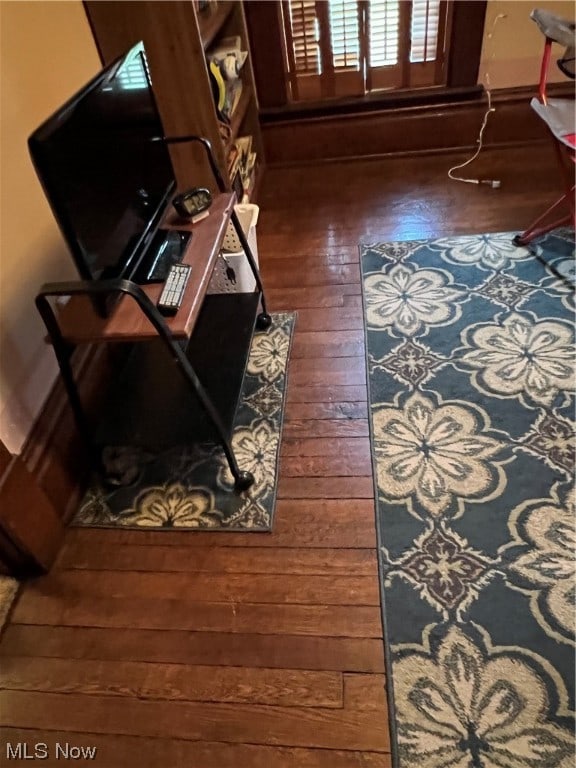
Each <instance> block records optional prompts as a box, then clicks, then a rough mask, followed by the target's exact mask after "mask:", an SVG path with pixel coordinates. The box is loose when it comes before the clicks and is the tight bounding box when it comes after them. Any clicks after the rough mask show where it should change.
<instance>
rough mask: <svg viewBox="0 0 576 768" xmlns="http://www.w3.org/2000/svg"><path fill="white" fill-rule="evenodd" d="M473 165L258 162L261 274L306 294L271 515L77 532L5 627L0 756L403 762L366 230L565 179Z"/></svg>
mask: <svg viewBox="0 0 576 768" xmlns="http://www.w3.org/2000/svg"><path fill="white" fill-rule="evenodd" d="M533 154H534V157H533V156H532V155H533ZM461 159H463V158H461V156H448V155H440V156H436V157H432V156H429V157H423V158H412V159H407V158H401V159H394V160H373V161H368V160H365V161H361V162H346V163H338V164H326V165H317V166H307V167H301V168H291V169H273V170H269V171H268V173H267V175H266V177H265V183H264V188H263V190H262V194H261V198H260V200H259V204H260V206H261V217H260V223H259V225H258V247H259V253H260V262H261V267H262V274H263V278H264V282H265V285H266V286H267V287H268V291H267V293H268V301H269V305H270V309H271V310H283V309H285V310H292V309H295V310H298V320H297V326H296V335H295V339H294V347H293V354H292V359H291V362H290V368H289V388H288V402H287V408H286V423H285V430H284V439H283V444H282V455H281V473H280V482H279V493H278V497H279V498H278V502H277V509H276V519H275V524H274V530H273V532H272V533H271V534H270V535H268V534H240V533H230V534H227V533H181V532H166V533H163V532H140V531H136V532H135V531H107V530H87V529H71V530H69V531H68V533H67V538H66V542H65V546H64V548H63V550H62V552H61V556H60V558H59V560H58V563H57V565H56V567H55V568H54V569H53V571H52V573H51V574H49V575H48V576H46V577H44V578H41V579H38V580H36V581H35V582H31V583H29V584H27V585H26V586H25V587H24V589H23V590H22V593H21V595H20V598H19V600H18V602H17V604H16V606H15V608H14V610H13V613H12V616H11V620H10V623H9V625H8V627H7V628H6V630H5V632H4V635H3V637H2V641H1V643H0V655H1V658H0V662H1V669H2V687H3V689H4V690H3V692H2V698H1V705H0V717H1V721H2V725H3V726H4V727H3V729H2V741H1V744H0V754H1V755H2V759H3V758H4V756H5V755H6V742H10V744H11V745H12V746H13V747H14V745H15V744H16V743H17V742H27V743H28V745H29V749H33V745H34V744H36V743H38V742H45V743H47V744H48V745H49V749H50V755H51V756H50V758H49V759H47V760H45V761H44V763H43V764H44V765H60V764H61V762H60V761H59V760H57V759H56V757H57V756H56V754H55V752H54V749H55V744H56V743H57V742H58V743H59V744H60V745H65V744H69V745H71V746H72V745H74V746H84V747H96V748H97V754H96V758H95V759H94V762H95V763H96V764H97V765H100V766H103V768H120V767H125V766H140V767H141V768H148V767H150V768H152V767H154V768H157V766H167V768H171V767H172V766H174V767H176V766H193V767H194V768H232V767H234V768H355V767H357V768H359V767H360V766H362V767H363V768H389V767H390V766H391V764H392V763H391V755H390V738H389V733H388V724H387V705H386V698H385V685H386V678H385V670H384V655H383V643H382V627H381V617H380V606H379V594H378V578H377V559H376V549H375V548H376V536H375V527H374V502H373V488H372V478H371V467H370V450H369V442H368V421H367V398H366V373H365V361H364V340H363V330H362V314H361V296H360V271H359V262H358V249H357V245H358V243H361V242H364V243H367V242H377V241H382V240H394V239H411V238H413V239H416V238H424V237H431V236H436V235H439V236H441V235H448V234H464V233H471V232H488V231H503V230H513V229H522V228H523V227H524V226H525V225H527V224H528V223H529V221H530V219H531V217H532V216H533V215H534V214H535V213H536V212H538V211H539V210H540V209H541V208H543V206H544V204H545V203H546V202H548V201H549V200H551V199H552V198H553V194H554V192H555V189H556V185H555V183H554V181H553V179H554V175H553V173H552V172H551V169H552V168H553V157H552V154H551V153H549V152H547V151H543V150H541V149H540V148H539V149H538V150H537V152H536V153H534V151H533V150H529V149H508V150H498V151H486V152H484V153H483V155H482V157H481V159H480V161H479V162H478V163H477V165H476V166H475V167H474V172H475V173H476V174H478V173H479V174H480V175H482V176H483V177H485V178H486V177H489V178H499V179H501V180H502V188H501V189H499V190H492V189H489V188H485V187H478V186H476V185H466V184H458V183H455V182H450V181H448V180H447V178H446V170H447V168H448V167H449V166H450V165H452V164H454V163H456V162H458V161H460V160H461ZM61 759H62V757H61V755H60V760H61ZM13 762H14V764H19V762H21V763H22V764H23V762H24V761H23V760H22V761H18V760H14V761H13ZM78 762H80V763H82V764H84V763H87V762H88V761H82V760H79V761H78Z"/></svg>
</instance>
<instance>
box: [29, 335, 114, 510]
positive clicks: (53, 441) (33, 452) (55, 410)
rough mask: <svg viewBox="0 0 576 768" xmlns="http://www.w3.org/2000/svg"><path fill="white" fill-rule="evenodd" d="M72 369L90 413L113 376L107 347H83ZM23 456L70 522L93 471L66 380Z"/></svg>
mask: <svg viewBox="0 0 576 768" xmlns="http://www.w3.org/2000/svg"><path fill="white" fill-rule="evenodd" d="M72 367H73V371H74V377H75V380H76V382H77V386H78V390H79V393H80V397H81V399H82V402H83V403H84V407H85V409H86V411H87V412H88V413H90V412H92V411H93V410H94V408H95V403H96V401H97V395H98V392H101V391H103V388H104V383H105V380H106V378H107V376H108V375H109V372H110V355H109V354H108V350H107V348H106V347H104V346H92V345H88V346H86V347H81V348H78V349H77V350H76V352H75V353H74V355H73V359H72ZM20 458H21V459H22V461H23V463H24V465H25V467H26V469H27V470H28V472H29V473H30V474H31V475H32V477H33V478H34V480H35V482H36V484H37V486H38V487H39V488H40V489H41V490H42V491H43V493H44V494H45V495H46V497H47V498H48V500H49V501H50V503H51V504H52V505H53V507H54V509H55V510H56V512H57V514H58V515H59V516H60V518H61V520H62V522H63V523H66V522H67V521H68V520H69V519H70V517H71V516H72V515H73V514H74V511H75V508H76V506H77V504H78V502H79V500H80V497H81V494H82V492H83V491H84V488H85V483H86V480H87V476H88V473H89V471H90V467H89V462H88V457H87V454H86V450H85V448H84V446H83V444H82V442H81V439H80V436H79V434H78V431H77V429H76V424H75V422H74V419H73V416H72V411H71V409H70V405H69V403H68V398H67V396H66V391H65V389H64V385H63V383H62V381H61V379H60V378H58V379H57V380H56V382H55V384H54V386H53V388H52V390H51V392H50V394H49V396H48V398H47V400H46V402H45V404H44V407H43V408H42V410H41V412H40V414H39V416H38V418H37V419H36V422H35V424H34V426H33V428H32V430H31V432H30V434H29V435H28V438H27V440H26V442H25V444H24V446H23V448H22V452H21V454H20Z"/></svg>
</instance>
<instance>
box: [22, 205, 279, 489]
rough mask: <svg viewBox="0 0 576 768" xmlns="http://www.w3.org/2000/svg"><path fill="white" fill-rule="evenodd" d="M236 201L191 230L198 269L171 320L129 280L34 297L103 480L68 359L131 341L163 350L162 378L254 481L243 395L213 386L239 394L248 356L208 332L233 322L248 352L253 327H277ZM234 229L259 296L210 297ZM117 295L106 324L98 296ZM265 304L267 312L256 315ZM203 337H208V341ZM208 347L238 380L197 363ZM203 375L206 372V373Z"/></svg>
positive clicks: (240, 483)
mask: <svg viewBox="0 0 576 768" xmlns="http://www.w3.org/2000/svg"><path fill="white" fill-rule="evenodd" d="M235 202H236V198H235V195H234V193H233V192H223V193H221V194H220V195H218V196H216V197H215V198H214V202H213V204H212V207H211V208H210V216H208V217H207V218H206V219H204V220H203V221H201V222H199V223H198V224H196V225H189V231H190V232H191V231H192V228H193V230H194V236H193V238H192V239H191V240H190V241H189V243H188V245H187V248H186V250H185V253H184V261H185V262H186V263H190V264H192V265H193V269H192V274H191V276H190V280H189V281H188V284H187V287H186V292H185V296H184V300H183V302H182V305H181V307H180V309H179V311H178V312H177V313H176V314H175V315H174V316H172V317H169V318H166V317H163V316H162V315H161V314H160V313H159V312H158V310H157V308H156V301H157V299H158V296H159V294H160V292H161V289H162V286H161V285H158V284H148V285H142V286H141V285H138V284H136V283H135V282H132V281H130V280H112V281H86V282H73V283H56V284H49V285H45V286H43V287H42V289H41V291H40V293H39V294H38V296H37V297H36V306H37V308H38V310H39V312H40V314H41V316H42V318H43V320H44V323H45V325H46V328H47V330H48V334H49V337H50V340H51V342H52V344H53V346H54V351H55V354H56V357H57V360H58V363H59V366H60V371H61V375H62V378H63V381H64V384H65V387H66V390H67V394H68V397H69V400H70V404H71V407H72V410H73V413H74V417H75V419H76V424H77V426H78V429H79V431H80V433H81V435H82V437H83V438H84V441H85V443H86V445H87V447H88V449H89V451H90V456H91V460H92V463H93V465H94V466H95V468H96V469H98V470H99V471H100V472H101V473H103V466H102V461H101V451H100V449H99V448H98V444H97V441H95V439H94V435H93V433H92V430H91V428H90V425H89V420H88V418H87V416H86V414H85V412H84V408H83V405H82V402H81V400H80V396H79V394H78V390H77V387H76V383H75V381H74V377H73V374H72V368H71V365H70V358H71V355H72V352H73V350H74V348H75V346H76V345H78V344H82V343H93V342H102V343H109V342H116V341H128V342H134V345H135V347H142V348H145V349H144V351H146V348H148V349H150V350H157V349H158V347H159V346H160V348H161V349H162V353H163V355H164V357H165V358H166V355H168V357H169V359H171V361H172V363H173V364H174V365H171V366H165V367H164V372H166V371H169V372H171V373H172V376H170V383H171V385H172V383H174V382H176V381H177V383H180V384H182V385H183V386H184V390H185V393H187V394H188V396H191V399H189V400H188V401H187V405H188V406H191V405H192V403H193V402H195V403H196V404H197V405H198V406H199V410H200V411H201V413H202V419H203V422H204V424H205V425H208V427H209V429H210V430H211V431H212V434H213V435H214V438H215V440H216V441H217V442H218V443H219V444H220V445H221V446H222V448H223V450H224V454H225V456H226V459H227V462H228V465H229V467H230V471H231V472H232V475H233V477H234V479H235V487H236V489H237V490H239V491H240V490H245V489H246V488H248V487H250V485H252V483H253V482H254V478H253V476H252V475H251V474H250V473H249V472H246V471H244V470H242V468H241V467H240V466H239V465H238V463H237V461H236V457H235V455H234V452H233V449H232V445H231V430H232V427H231V424H232V421H233V417H234V412H235V402H237V398H238V395H239V391H235V392H231V391H229V392H228V393H226V392H217V391H216V389H217V388H216V387H215V380H220V381H221V382H223V383H224V384H225V386H224V390H225V389H226V387H229V388H232V389H234V390H236V389H238V390H239V386H240V385H241V382H242V377H243V373H244V365H245V362H246V358H247V354H248V349H247V348H246V349H244V351H243V352H242V354H238V350H233V349H230V348H226V345H225V344H224V343H223V341H222V340H223V339H225V336H222V337H221V340H219V341H217V342H216V343H214V342H213V343H210V330H211V326H212V324H213V322H215V320H213V319H212V318H216V317H218V316H219V317H220V324H222V322H225V323H228V325H229V326H230V328H232V327H233V329H234V332H235V333H236V332H237V330H238V329H244V330H243V340H242V341H239V342H238V345H241V346H243V347H248V346H249V342H250V340H251V337H252V332H253V329H254V324H255V323H256V325H257V326H258V327H260V328H266V327H268V326H269V325H270V322H271V318H270V316H269V315H268V313H267V311H266V302H265V297H264V292H263V286H262V282H261V280H260V275H259V273H258V269H257V267H256V264H255V262H254V258H253V256H252V253H251V251H250V246H249V244H248V242H247V240H246V236H245V234H244V231H243V230H242V227H241V225H240V222H239V220H238V217H237V215H236V213H235V211H234V203H235ZM229 222H232V224H233V226H234V228H235V230H236V233H237V235H238V238H239V240H240V243H241V245H242V248H243V250H244V252H245V254H246V257H247V259H248V263H249V264H250V266H251V268H252V271H253V273H254V277H255V280H256V290H255V291H254V293H253V294H226V295H216V296H207V295H206V292H207V288H208V284H209V281H210V276H211V273H212V270H213V268H214V265H215V263H216V259H217V258H218V254H219V251H220V245H221V242H222V240H223V237H224V234H225V232H226V228H227V226H228V224H229ZM165 226H167V227H168V228H177V227H178V226H181V221H180V220H175V219H174V220H170V219H168V220H167V221H166V222H165ZM112 294H120V295H121V298H120V300H119V301H118V302H117V304H116V305H115V307H114V310H113V312H112V314H111V315H110V316H109V317H108V318H103V317H101V316H99V315H98V313H97V312H96V311H95V310H94V305H93V302H92V299H93V298H94V297H96V296H110V295H112ZM57 296H70V297H71V298H70V301H69V302H68V303H67V304H66V305H65V306H64V307H63V308H62V309H60V310H59V311H58V312H57V311H56V310H55V309H54V307H53V303H52V302H51V301H50V299H51V298H53V297H57ZM260 303H261V305H262V311H261V312H260V313H259V314H258V315H257V312H258V307H259V305H260ZM224 304H226V306H224ZM218 305H219V306H218ZM210 307H212V312H213V311H214V308H216V312H215V313H214V314H212V315H211V310H210ZM240 309H242V311H243V313H244V314H242V315H241V316H240V315H239V314H238V312H239V310H240ZM198 334H200V341H198V340H197V341H196V342H195V338H196V339H197V335H198ZM203 334H207V335H206V336H204V338H202V335H203ZM238 345H235V346H238ZM202 348H208V351H209V352H210V353H211V354H213V353H215V352H217V351H218V350H219V351H220V353H222V354H223V355H224V358H226V357H228V358H229V360H233V359H235V358H237V359H236V365H235V368H236V372H235V375H234V376H232V375H231V373H232V372H231V371H224V372H223V371H222V370H218V369H217V368H218V366H219V365H220V363H217V362H216V359H213V361H212V362H211V363H210V362H209V363H208V365H207V366H205V367H204V369H203V368H202V366H203V364H202V363H200V362H199V361H198V359H197V355H198V353H199V351H201V350H202ZM140 351H141V350H140V349H139V350H138V352H140ZM232 353H233V354H232ZM148 364H149V363H148ZM137 365H140V366H142V365H144V366H145V365H146V363H142V361H138V362H137ZM174 367H176V368H178V369H179V371H180V375H179V374H178V373H177V372H175V371H173V370H172V369H173V368H174ZM157 368H158V366H156V369H157ZM238 369H239V370H238ZM141 370H145V367H144V368H141ZM201 370H202V373H200V371H201ZM210 372H211V375H212V380H211V379H210ZM223 374H224V375H223ZM122 378H123V379H125V381H127V382H128V384H129V391H128V392H127V393H126V394H125V395H119V396H118V399H117V401H116V402H117V405H118V406H119V408H118V412H119V413H120V412H122V411H123V410H129V409H130V408H132V406H133V405H134V404H135V403H136V400H137V399H136V398H135V397H134V396H133V395H134V388H133V387H132V390H130V381H131V378H130V375H129V374H127V375H126V376H123V377H122ZM132 381H136V382H138V381H140V384H141V385H142V384H143V385H144V387H146V382H145V381H144V382H142V376H140V377H138V376H136V378H135V379H132ZM232 385H233V386H232ZM230 398H232V399H230ZM234 398H236V400H234ZM154 419H155V420H157V421H159V422H161V421H162V413H156V414H154ZM114 421H115V419H112V422H114Z"/></svg>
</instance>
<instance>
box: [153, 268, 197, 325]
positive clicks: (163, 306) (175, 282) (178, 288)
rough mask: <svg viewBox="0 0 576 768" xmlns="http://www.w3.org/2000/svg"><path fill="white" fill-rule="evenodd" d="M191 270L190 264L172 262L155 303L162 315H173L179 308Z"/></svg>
mask: <svg viewBox="0 0 576 768" xmlns="http://www.w3.org/2000/svg"><path fill="white" fill-rule="evenodd" d="M191 270H192V267H191V266H190V264H172V266H171V267H170V271H169V272H168V277H167V278H166V282H165V283H164V288H162V293H161V294H160V298H159V299H158V302H157V304H156V306H157V307H158V309H159V311H160V312H161V313H162V314H163V315H175V314H176V312H177V311H178V309H179V308H180V305H181V304H182V299H183V298H184V291H185V290H186V283H187V282H188V278H189V277H190V272H191Z"/></svg>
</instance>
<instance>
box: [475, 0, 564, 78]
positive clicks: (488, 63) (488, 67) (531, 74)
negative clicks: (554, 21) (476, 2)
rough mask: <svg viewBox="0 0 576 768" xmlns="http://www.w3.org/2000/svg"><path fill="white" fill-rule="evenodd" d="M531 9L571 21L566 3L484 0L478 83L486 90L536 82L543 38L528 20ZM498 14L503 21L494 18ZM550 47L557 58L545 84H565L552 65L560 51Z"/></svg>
mask: <svg viewBox="0 0 576 768" xmlns="http://www.w3.org/2000/svg"><path fill="white" fill-rule="evenodd" d="M534 8H544V9H546V10H548V11H550V12H552V13H557V14H558V15H559V16H562V17H564V18H565V19H569V20H571V21H573V20H574V3H573V2H571V1H570V0H568V1H566V0H529V1H528V2H526V0H488V6H487V9H486V22H485V25H484V43H483V46H482V57H481V62H480V71H479V75H478V82H479V83H481V84H482V85H484V86H485V87H489V88H512V87H515V86H521V85H533V84H535V83H537V82H538V78H539V75H540V61H541V57H542V48H543V45H544V37H543V35H542V33H541V32H540V30H539V29H538V27H537V25H536V23H535V22H533V21H532V19H531V18H530V12H531V11H532V10H533V9H534ZM501 14H502V15H503V16H504V18H502V17H500V18H497V17H499V16H501ZM554 48H555V51H554V52H555V53H557V54H558V55H557V56H555V57H554V59H553V63H552V64H551V66H550V77H549V82H562V81H566V82H568V78H566V76H565V75H563V74H562V72H560V70H559V69H558V67H557V66H556V63H555V62H556V59H557V58H559V57H560V55H561V53H563V49H562V48H561V47H560V46H554Z"/></svg>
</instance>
